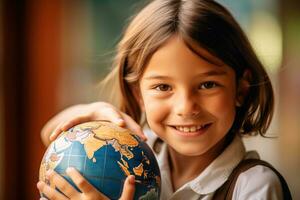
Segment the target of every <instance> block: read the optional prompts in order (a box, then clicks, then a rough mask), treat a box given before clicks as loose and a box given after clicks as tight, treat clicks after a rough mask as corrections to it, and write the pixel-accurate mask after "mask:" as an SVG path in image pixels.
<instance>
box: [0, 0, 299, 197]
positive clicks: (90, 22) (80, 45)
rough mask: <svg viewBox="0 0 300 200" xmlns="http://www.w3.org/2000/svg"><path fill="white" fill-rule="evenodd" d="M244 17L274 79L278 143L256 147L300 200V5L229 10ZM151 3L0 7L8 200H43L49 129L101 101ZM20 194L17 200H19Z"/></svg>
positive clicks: (2, 178)
mask: <svg viewBox="0 0 300 200" xmlns="http://www.w3.org/2000/svg"><path fill="white" fill-rule="evenodd" d="M219 2H221V3H222V4H223V5H225V6H226V7H227V8H228V9H229V10H230V11H231V12H232V13H233V15H234V16H235V17H236V19H237V20H238V21H239V23H240V24H241V26H242V28H243V29H244V30H245V32H246V33H247V35H248V37H249V38H250V41H251V43H252V44H253V46H254V48H255V50H256V52H257V54H258V55H259V57H260V59H261V60H262V62H263V63H264V64H265V66H266V69H267V71H268V73H269V75H270V76H271V79H272V82H273V85H274V89H275V92H276V102H275V104H276V111H275V117H274V120H273V123H272V125H271V128H270V129H269V132H268V136H276V137H277V139H264V138H261V137H255V138H246V139H245V143H246V146H247V149H248V150H251V149H257V150H258V151H259V153H260V154H261V157H262V158H263V159H265V160H267V161H269V162H271V163H272V164H273V165H274V166H275V167H276V168H277V169H279V171H280V172H281V173H282V174H283V175H284V176H285V177H286V179H287V181H288V183H289V185H290V188H291V190H292V193H293V197H294V199H300V179H299V178H298V177H299V175H300V172H299V171H300V156H299V152H300V105H299V102H300V90H299V87H300V66H299V63H300V55H299V52H300V51H299V50H300V37H299V35H300V13H299V10H300V5H299V4H300V3H299V1H297V0H285V1H283V0H246V1H236V0H219ZM144 4H145V1H141V0H72V1H71V0H27V1H17V0H2V1H0V20H1V21H0V46H1V49H0V67H1V68H0V77H1V78H0V83H1V84H0V199H28V200H29V199H38V196H39V194H38V191H37V189H36V187H35V185H36V182H37V180H38V169H39V163H40V160H41V158H42V155H43V153H44V151H45V147H44V146H43V145H42V142H41V140H40V135H39V134H40V130H41V128H42V126H43V124H44V123H45V122H46V121H47V120H48V119H49V118H51V116H53V115H54V114H55V113H57V112H59V111H60V110H62V109H63V108H65V107H67V106H70V105H73V104H78V103H87V102H91V101H96V100H99V99H101V97H100V96H99V92H98V89H97V84H98V82H99V81H100V80H101V79H102V78H103V77H104V76H105V74H106V73H107V72H108V71H109V69H110V67H111V60H112V58H113V56H114V54H115V45H116V44H117V42H118V41H119V39H120V38H121V33H122V31H123V30H124V27H125V26H126V24H127V23H128V21H129V19H130V16H132V15H133V14H134V13H135V11H137V10H139V8H141V7H142V6H143V5H144ZM15 191H16V192H15Z"/></svg>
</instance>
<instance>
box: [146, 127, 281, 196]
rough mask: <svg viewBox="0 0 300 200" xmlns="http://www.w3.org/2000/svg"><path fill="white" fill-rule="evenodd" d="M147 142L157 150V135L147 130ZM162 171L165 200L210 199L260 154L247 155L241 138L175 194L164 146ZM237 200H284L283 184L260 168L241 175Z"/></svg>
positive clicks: (158, 154) (159, 157)
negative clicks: (240, 167) (246, 161)
mask: <svg viewBox="0 0 300 200" xmlns="http://www.w3.org/2000/svg"><path fill="white" fill-rule="evenodd" d="M144 133H145V134H146V136H147V137H148V141H147V143H148V144H149V145H150V147H152V148H153V145H154V143H155V141H156V140H157V139H158V138H157V136H156V135H155V134H154V133H153V132H151V131H150V130H149V129H146V130H144ZM156 158H157V161H158V165H159V167H160V172H161V180H162V191H161V198H160V199H161V200H182V199H185V200H200V199H201V200H209V199H212V197H213V195H214V192H215V191H216V190H217V189H218V188H219V187H220V186H221V185H222V184H223V183H224V182H225V181H226V180H227V179H228V177H229V175H230V173H231V172H232V170H233V169H234V168H235V167H236V166H237V164H238V163H239V162H240V161H241V160H242V159H247V158H259V156H258V154H257V152H255V151H251V152H246V150H245V146H244V144H243V142H242V140H241V138H240V137H239V136H236V137H235V138H234V139H233V141H232V142H231V144H229V145H228V147H227V148H226V149H225V150H224V151H223V152H222V153H221V154H220V155H219V156H218V157H217V158H216V159H215V160H214V161H213V162H212V163H211V164H210V165H209V166H208V167H206V168H205V170H204V171H202V172H201V173H200V174H199V175H198V176H197V177H196V178H195V179H193V180H191V181H189V182H187V183H185V184H184V185H183V186H181V187H180V188H179V189H178V190H176V191H173V188H172V182H171V177H170V167H169V163H168V147H167V145H166V144H165V143H162V144H161V146H160V150H159V151H158V152H156ZM233 199H234V200H247V199H249V200H252V199H253V200H262V199H268V200H270V199H271V200H277V199H278V200H279V199H283V197H282V189H281V183H280V181H279V178H278V177H277V175H276V174H275V173H274V172H273V171H272V170H271V169H269V168H268V167H265V166H261V165H257V166H255V167H252V168H250V169H248V170H247V171H245V172H243V173H241V174H240V175H239V177H238V179H237V181H236V186H235V188H234V191H233Z"/></svg>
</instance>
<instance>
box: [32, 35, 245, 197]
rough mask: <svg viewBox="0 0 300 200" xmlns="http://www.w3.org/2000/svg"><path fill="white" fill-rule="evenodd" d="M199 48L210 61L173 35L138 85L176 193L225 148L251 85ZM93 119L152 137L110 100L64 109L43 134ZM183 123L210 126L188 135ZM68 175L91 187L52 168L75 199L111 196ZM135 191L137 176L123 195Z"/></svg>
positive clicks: (53, 194)
mask: <svg viewBox="0 0 300 200" xmlns="http://www.w3.org/2000/svg"><path fill="white" fill-rule="evenodd" d="M196 50H197V51H198V52H199V53H200V54H201V55H202V56H204V57H205V59H204V58H202V57H200V56H199V55H196V54H195V53H194V52H192V51H191V50H190V49H188V47H187V46H186V45H185V44H184V42H183V41H182V40H181V39H180V38H179V37H177V36H173V37H171V38H170V39H169V40H168V41H167V42H166V43H165V44H164V45H163V46H162V47H161V48H159V49H158V50H157V51H156V52H155V53H154V54H153V55H152V57H151V59H150V60H149V62H148V64H147V66H146V69H145V71H144V73H143V75H142V77H141V79H140V82H139V87H138V88H134V89H135V90H136V91H138V94H137V96H136V98H138V102H139V103H140V105H139V106H140V107H141V109H142V110H143V111H144V112H145V114H146V118H147V122H148V124H149V126H150V128H151V129H152V130H153V131H154V132H155V133H156V134H157V135H158V136H159V137H160V138H161V139H162V140H164V141H165V142H166V143H167V145H168V150H169V163H170V167H171V178H172V184H173V189H174V191H175V190H177V189H178V188H179V187H181V186H182V185H183V184H185V183H186V182H188V181H190V180H192V179H194V178H195V177H196V176H198V175H199V174H200V173H201V172H202V171H203V170H204V169H205V168H206V167H207V166H208V165H209V164H210V163H211V162H212V161H213V160H214V159H215V158H216V157H217V156H218V155H220V153H221V152H222V151H223V150H224V148H225V146H226V145H227V144H226V142H225V141H226V140H225V138H226V134H227V133H228V131H229V130H230V128H231V126H232V124H233V122H234V118H235V114H236V113H235V112H236V106H240V105H241V103H242V100H243V97H244V96H245V95H246V93H247V88H248V87H247V85H248V82H247V81H245V80H241V81H239V83H240V85H236V77H235V72H234V70H233V69H232V68H230V67H229V66H226V65H224V64H222V62H221V61H220V60H218V59H217V58H215V57H213V56H212V55H210V54H209V53H208V52H207V51H205V50H204V49H201V48H199V47H196ZM179 55H180V56H179ZM174 58H176V59H174ZM207 60H210V61H212V62H208V61H207ZM174 61H176V62H174ZM213 63H214V64H213ZM158 111H159V112H158ZM91 120H107V121H111V122H113V123H116V124H118V125H120V126H126V127H128V128H129V129H131V130H133V131H134V132H135V133H136V134H137V135H139V136H140V137H141V138H143V139H145V140H146V138H145V136H144V135H143V132H142V128H141V127H140V126H139V125H138V124H137V123H136V122H135V121H134V120H133V119H132V118H131V117H130V116H128V115H126V114H125V113H123V112H121V111H119V110H118V109H117V108H115V107H114V106H112V105H111V104H108V103H105V102H95V103H91V104H83V105H77V106H73V107H70V108H68V109H66V110H64V111H63V112H61V113H59V114H58V115H56V116H55V117H53V118H52V119H51V120H50V121H49V122H48V123H47V124H46V125H45V126H44V128H43V130H42V133H41V137H42V139H43V141H44V143H45V145H48V144H49V143H50V142H51V141H52V140H54V139H55V138H56V137H57V136H58V135H59V134H60V133H61V132H62V131H66V130H68V129H69V128H71V127H72V126H74V125H76V124H79V123H82V122H86V121H91ZM178 126H181V127H182V128H184V127H192V126H204V128H202V129H201V130H199V131H192V133H189V134H191V135H193V134H194V135H193V136H189V137H186V136H185V135H183V134H185V133H183V131H182V130H177V129H176V127H177V128H178ZM187 166H188V170H187ZM67 173H68V174H69V176H70V177H71V178H72V179H73V181H74V182H75V183H76V185H77V186H78V187H79V188H82V187H83V188H88V190H85V189H83V188H82V192H83V193H78V192H77V191H75V190H74V188H73V187H72V186H71V185H70V184H68V183H67V182H66V181H64V180H63V179H62V177H60V176H59V175H58V174H56V173H55V172H53V171H52V172H49V176H50V177H52V178H51V180H52V181H53V182H54V183H55V184H56V185H58V186H59V188H60V189H61V191H65V192H67V193H68V195H67V196H68V197H70V199H86V200H87V199H106V197H105V196H103V195H102V194H101V193H99V192H98V191H96V190H95V188H93V187H92V186H91V185H90V184H89V183H88V182H87V181H86V180H85V179H84V178H83V177H82V176H81V175H80V174H79V173H78V172H77V171H76V170H73V169H72V170H71V171H70V170H69V171H67ZM175 177H176V178H175ZM37 187H38V189H39V190H40V192H43V193H45V194H48V196H50V197H51V198H50V199H60V197H61V198H62V199H63V197H62V196H59V195H61V194H59V193H57V192H56V191H55V190H53V189H51V188H49V187H48V186H47V185H46V184H45V183H43V182H39V183H38V184H37ZM72 188H73V189H72ZM133 195H134V180H133V181H132V180H130V179H128V180H127V181H126V182H125V186H124V191H123V194H122V197H121V199H123V200H125V199H132V198H133Z"/></svg>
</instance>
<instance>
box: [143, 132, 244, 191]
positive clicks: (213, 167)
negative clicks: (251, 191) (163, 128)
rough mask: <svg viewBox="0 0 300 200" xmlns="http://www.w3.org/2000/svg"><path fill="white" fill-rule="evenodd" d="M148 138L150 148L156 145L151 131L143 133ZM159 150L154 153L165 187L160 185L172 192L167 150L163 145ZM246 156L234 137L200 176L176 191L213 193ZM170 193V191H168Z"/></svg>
mask: <svg viewBox="0 0 300 200" xmlns="http://www.w3.org/2000/svg"><path fill="white" fill-rule="evenodd" d="M144 132H145V134H146V136H147V137H148V144H149V145H150V146H151V148H153V147H155V146H156V145H157V141H158V137H157V136H156V135H155V134H154V133H153V132H151V131H149V130H148V131H144ZM158 147H159V150H160V151H158V152H157V151H156V150H155V149H154V148H153V150H154V152H155V153H156V157H157V160H158V163H159V166H160V170H161V174H162V176H164V177H163V178H164V179H165V180H164V181H163V182H166V183H167V185H164V184H163V185H162V187H163V188H162V189H164V190H168V191H169V190H172V184H171V182H170V181H171V179H170V168H169V163H168V148H167V145H166V144H165V143H161V144H159V146H158ZM245 154H246V150H245V146H244V144H243V142H242V139H241V138H240V136H238V135H236V136H235V137H234V139H233V141H232V142H231V143H230V144H229V145H228V146H227V147H226V149H225V150H224V151H223V152H222V153H221V154H220V155H219V156H218V157H217V158H216V159H215V160H214V161H213V162H212V163H211V164H210V165H209V166H208V167H206V168H205V170H204V171H203V172H201V174H200V175H199V176H198V177H196V178H195V179H193V180H192V181H190V182H188V183H186V184H185V185H183V186H182V187H181V188H179V189H178V190H177V191H180V190H185V189H188V188H190V189H191V190H193V191H194V192H196V193H197V194H199V195H205V194H209V193H213V192H215V191H216V190H217V189H218V188H219V187H220V186H221V185H222V184H223V183H224V182H225V181H226V180H227V179H228V177H229V175H230V174H231V172H232V170H233V169H234V168H235V167H236V166H237V164H238V163H239V162H240V161H241V160H242V159H243V158H244V156H245ZM169 192H171V191H169Z"/></svg>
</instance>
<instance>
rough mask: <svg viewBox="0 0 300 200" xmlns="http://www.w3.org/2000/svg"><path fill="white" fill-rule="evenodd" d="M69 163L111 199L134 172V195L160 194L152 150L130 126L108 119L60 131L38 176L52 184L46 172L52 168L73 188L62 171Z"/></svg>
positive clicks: (159, 181)
mask: <svg viewBox="0 0 300 200" xmlns="http://www.w3.org/2000/svg"><path fill="white" fill-rule="evenodd" d="M68 167H74V168H76V169H77V170H78V171H80V172H81V174H82V175H83V176H84V177H85V178H86V179H87V180H88V181H89V182H90V183H91V184H92V185H93V186H94V187H96V188H97V189H98V190H99V191H100V192H102V193H103V194H105V195H106V196H107V197H109V198H110V199H118V198H119V197H120V196H121V194H122V189H123V184H124V181H125V179H126V177H127V176H129V175H135V180H136V184H135V186H136V192H135V197H134V199H159V197H160V191H161V179H160V171H159V167H158V164H157V161H156V159H155V156H154V154H153V152H152V150H151V149H150V147H149V146H148V145H147V144H146V143H145V142H143V141H141V140H140V139H139V137H137V136H136V135H134V134H133V133H132V132H131V131H130V130H128V129H125V128H122V127H119V126H117V125H115V124H113V123H110V122H105V121H93V122H87V123H83V124H79V125H76V126H74V127H73V128H71V129H69V130H68V131H66V132H63V133H62V134H61V135H60V136H59V137H58V138H57V139H56V140H55V141H53V142H52V143H51V144H50V145H49V147H48V149H47V151H46V153H45V155H44V157H43V160H42V162H41V166H40V174H39V177H40V180H42V181H44V182H46V183H47V184H49V185H50V186H51V187H53V188H55V185H54V184H53V183H51V182H50V181H49V180H48V179H47V178H46V176H45V174H46V171H47V170H49V169H53V170H55V171H56V172H57V173H59V174H61V175H62V176H63V177H64V178H65V179H66V180H68V181H69V182H70V183H71V184H72V185H73V186H74V187H75V188H76V186H75V185H74V183H73V182H72V180H71V179H70V178H69V177H68V176H67V174H66V173H65V170H66V169H67V168H68ZM76 189H77V190H78V188H76Z"/></svg>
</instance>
